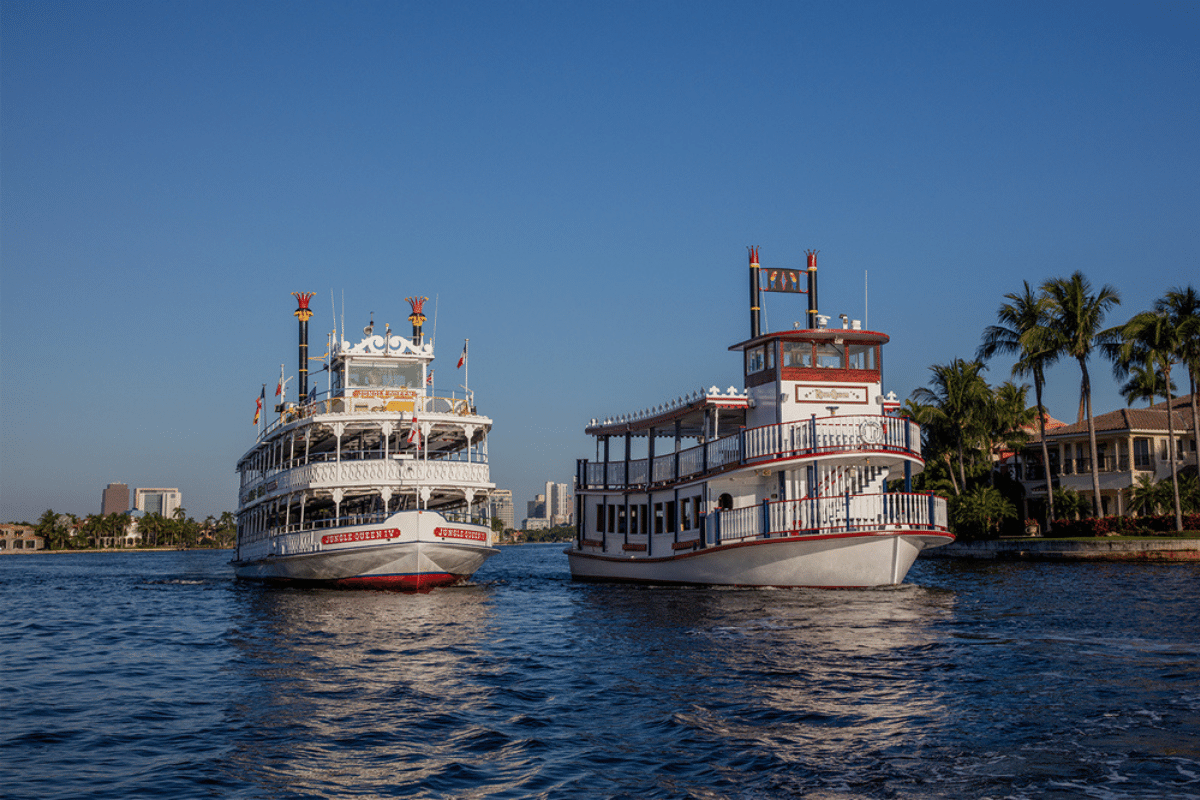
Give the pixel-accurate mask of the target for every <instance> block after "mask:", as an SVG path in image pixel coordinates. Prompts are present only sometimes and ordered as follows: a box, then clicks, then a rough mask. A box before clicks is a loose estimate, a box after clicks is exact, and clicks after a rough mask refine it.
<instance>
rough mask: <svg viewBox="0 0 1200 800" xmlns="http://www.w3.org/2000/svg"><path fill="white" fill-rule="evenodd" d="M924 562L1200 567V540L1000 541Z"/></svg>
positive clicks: (958, 545)
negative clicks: (958, 560)
mask: <svg viewBox="0 0 1200 800" xmlns="http://www.w3.org/2000/svg"><path fill="white" fill-rule="evenodd" d="M921 558H973V559H985V560H993V561H1143V562H1154V563H1179V562H1196V563H1200V539H1161V540H1158V539H1147V540H1134V541H1130V540H1115V541H1113V540H1106V539H1096V540H1094V541H1078V540H1070V539H998V540H989V541H984V542H954V543H953V544H948V545H944V546H942V547H934V548H932V549H930V550H924V551H922V552H921Z"/></svg>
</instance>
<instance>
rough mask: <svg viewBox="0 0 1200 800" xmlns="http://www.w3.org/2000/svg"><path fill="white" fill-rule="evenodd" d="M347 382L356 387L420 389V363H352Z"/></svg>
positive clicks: (348, 369)
mask: <svg viewBox="0 0 1200 800" xmlns="http://www.w3.org/2000/svg"><path fill="white" fill-rule="evenodd" d="M346 372H347V376H346V378H347V384H348V385H350V386H352V387H354V388H356V389H404V388H408V389H419V388H421V365H420V364H370V363H351V364H350V366H349V367H348V368H347V370H346Z"/></svg>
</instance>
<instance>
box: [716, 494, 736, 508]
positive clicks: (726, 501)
mask: <svg viewBox="0 0 1200 800" xmlns="http://www.w3.org/2000/svg"><path fill="white" fill-rule="evenodd" d="M717 508H719V509H721V510H722V511H728V510H729V509H731V508H733V495H731V494H728V493H725V494H722V495H721V496H720V497H718V498H717Z"/></svg>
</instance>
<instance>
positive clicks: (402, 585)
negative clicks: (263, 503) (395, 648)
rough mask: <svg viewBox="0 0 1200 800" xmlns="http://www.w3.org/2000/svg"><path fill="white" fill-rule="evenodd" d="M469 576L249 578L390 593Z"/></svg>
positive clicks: (420, 589) (450, 583)
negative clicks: (316, 578)
mask: <svg viewBox="0 0 1200 800" xmlns="http://www.w3.org/2000/svg"><path fill="white" fill-rule="evenodd" d="M468 577H470V576H469V575H453V574H451V573H449V572H427V573H425V574H423V575H358V576H356V577H353V578H335V579H332V580H301V579H299V578H249V579H248V580H260V581H262V582H263V583H286V584H291V585H295V586H314V587H315V586H320V587H332V588H335V589H375V590H379V591H392V592H427V591H429V590H430V589H436V588H438V587H439V586H453V585H454V584H456V583H461V582H463V581H465V580H466V579H467V578H468Z"/></svg>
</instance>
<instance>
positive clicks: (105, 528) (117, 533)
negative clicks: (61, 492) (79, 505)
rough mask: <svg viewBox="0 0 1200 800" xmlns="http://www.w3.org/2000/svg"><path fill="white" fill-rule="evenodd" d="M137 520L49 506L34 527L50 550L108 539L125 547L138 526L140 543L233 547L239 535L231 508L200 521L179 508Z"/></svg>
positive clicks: (88, 545) (82, 546)
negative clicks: (79, 513)
mask: <svg viewBox="0 0 1200 800" xmlns="http://www.w3.org/2000/svg"><path fill="white" fill-rule="evenodd" d="M134 522H135V520H134V518H133V516H132V515H130V514H89V515H87V516H86V517H83V518H82V519H81V518H79V517H77V516H75V515H74V514H60V513H58V512H56V511H53V510H50V509H47V510H46V511H45V513H43V514H42V515H41V517H39V518H38V521H37V524H36V525H34V526H33V530H34V532H35V533H36V534H37V535H38V536H41V537H42V539H43V540H44V541H45V543H46V549H48V550H87V549H96V548H100V547H102V546H103V544H104V540H106V539H107V540H111V541H112V543H113V544H112V546H113V547H123V546H125V545H124V540H125V539H126V538H128V537H129V536H131V535H132V534H133V532H134V531H135V530H136V532H137V533H139V534H141V541H140V543H139V544H138V545H137V546H138V547H178V548H193V547H214V548H219V547H233V545H234V543H235V540H236V538H237V523H236V521H235V520H234V518H233V514H232V513H231V512H229V511H225V512H222V513H221V515H220V516H219V517H213V516H212V515H209V516H207V517H205V518H204V520H203V521H200V522H197V521H196V520H194V519H192V518H191V517H189V516H187V511H186V510H184V509H182V508H178V509H176V510H175V512H174V513H173V514H172V515H171V516H170V517H165V516H163V515H162V514H158V513H149V514H145V515H143V516H139V517H138V518H137V519H136V528H135V525H134Z"/></svg>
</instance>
